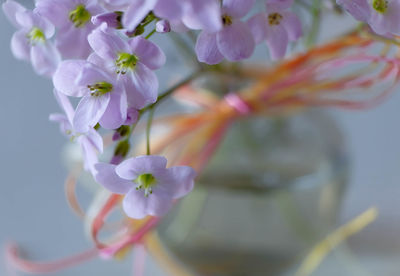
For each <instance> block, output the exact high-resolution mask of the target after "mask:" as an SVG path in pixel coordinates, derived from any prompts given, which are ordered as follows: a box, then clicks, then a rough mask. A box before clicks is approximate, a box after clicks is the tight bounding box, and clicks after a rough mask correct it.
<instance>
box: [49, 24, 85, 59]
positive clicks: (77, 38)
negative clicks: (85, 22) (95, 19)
mask: <svg viewBox="0 0 400 276" xmlns="http://www.w3.org/2000/svg"><path fill="white" fill-rule="evenodd" d="M89 32H90V29H89V28H76V27H75V26H74V25H66V26H65V27H63V28H61V29H60V30H59V31H58V32H57V36H56V46H57V49H58V50H59V51H60V53H61V54H62V56H63V58H64V59H86V58H87V57H88V56H89V54H90V53H91V50H92V49H91V48H90V45H89V43H88V40H87V37H88V35H89Z"/></svg>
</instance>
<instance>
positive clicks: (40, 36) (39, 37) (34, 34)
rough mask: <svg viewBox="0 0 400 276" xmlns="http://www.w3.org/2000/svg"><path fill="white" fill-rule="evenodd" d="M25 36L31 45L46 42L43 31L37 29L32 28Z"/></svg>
mask: <svg viewBox="0 0 400 276" xmlns="http://www.w3.org/2000/svg"><path fill="white" fill-rule="evenodd" d="M26 36H27V37H28V39H29V40H30V42H31V44H32V45H35V44H36V43H37V42H44V41H45V40H46V37H45V35H44V33H43V31H42V30H41V29H39V28H37V27H33V28H32V30H31V31H30V32H29V33H28V34H27V35H26Z"/></svg>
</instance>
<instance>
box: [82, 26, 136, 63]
mask: <svg viewBox="0 0 400 276" xmlns="http://www.w3.org/2000/svg"><path fill="white" fill-rule="evenodd" d="M88 41H89V44H90V46H91V47H92V49H93V50H94V51H95V53H96V54H97V55H99V56H100V57H101V58H103V59H106V60H107V59H109V60H116V59H117V55H118V53H121V52H129V48H128V45H127V43H126V42H125V41H123V40H122V39H121V38H120V37H119V36H118V35H117V34H116V33H114V32H113V31H112V30H111V29H109V28H107V25H106V24H104V23H103V24H102V25H101V26H100V27H99V28H97V29H95V30H94V31H93V32H92V33H91V34H90V35H89V36H88Z"/></svg>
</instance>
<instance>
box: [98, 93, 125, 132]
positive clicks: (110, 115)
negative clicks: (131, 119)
mask: <svg viewBox="0 0 400 276" xmlns="http://www.w3.org/2000/svg"><path fill="white" fill-rule="evenodd" d="M118 90H119V91H118ZM118 90H117V91H116V90H115V89H114V91H113V92H112V93H111V96H110V102H109V104H108V106H107V109H106V110H105V112H104V114H103V116H102V117H101V119H100V121H99V123H100V125H101V126H102V127H104V128H106V129H116V128H119V127H120V126H121V125H122V124H123V123H125V121H126V113H127V109H128V105H127V100H126V94H125V91H121V89H120V88H119V89H118Z"/></svg>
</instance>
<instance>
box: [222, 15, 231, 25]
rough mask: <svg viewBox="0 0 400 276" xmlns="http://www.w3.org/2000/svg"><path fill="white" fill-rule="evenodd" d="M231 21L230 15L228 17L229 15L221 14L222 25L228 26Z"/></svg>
mask: <svg viewBox="0 0 400 276" xmlns="http://www.w3.org/2000/svg"><path fill="white" fill-rule="evenodd" d="M232 23H233V21H232V17H230V16H229V15H226V14H225V15H223V16H222V24H223V25H224V26H230V25H232Z"/></svg>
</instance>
